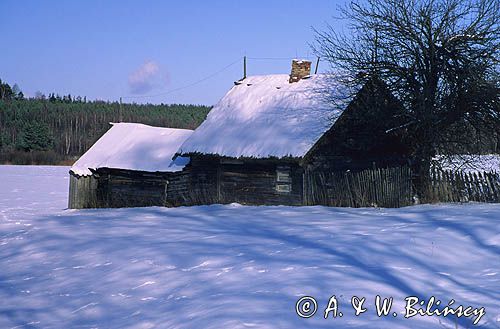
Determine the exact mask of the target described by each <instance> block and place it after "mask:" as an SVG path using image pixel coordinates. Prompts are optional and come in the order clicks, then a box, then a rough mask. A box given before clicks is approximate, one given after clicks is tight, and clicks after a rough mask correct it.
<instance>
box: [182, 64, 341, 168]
mask: <svg viewBox="0 0 500 329" xmlns="http://www.w3.org/2000/svg"><path fill="white" fill-rule="evenodd" d="M288 80H289V75H287V74H278V75H265V76H252V77H248V78H246V79H244V80H241V81H239V82H237V83H235V86H234V87H233V88H231V90H229V92H228V93H227V94H226V95H225V96H224V97H223V98H222V99H221V100H220V101H219V103H218V104H217V105H215V106H214V108H213V109H212V110H211V111H210V113H209V114H208V116H207V119H206V120H205V121H204V122H203V123H202V124H201V125H200V126H199V127H198V128H197V129H196V130H195V131H194V133H193V134H192V135H191V137H189V138H188V139H187V140H186V141H185V142H184V144H182V146H181V148H180V150H179V152H178V153H179V154H184V155H187V154H191V153H201V154H216V155H220V156H227V157H236V158H239V157H251V158H268V157H278V158H282V157H302V156H304V155H305V154H306V153H307V152H308V151H309V150H310V149H311V147H312V146H313V145H314V144H315V143H316V142H317V141H318V139H319V138H320V137H321V136H322V135H323V134H324V133H325V132H326V131H327V130H328V129H329V128H331V127H332V125H333V124H334V122H335V120H336V118H338V116H339V114H340V110H334V106H333V105H332V104H331V102H330V101H329V97H327V96H325V93H324V91H325V88H328V89H329V90H335V89H336V92H338V90H339V88H336V87H335V86H332V84H331V83H328V82H327V80H330V79H329V77H327V76H326V75H319V74H318V75H312V76H310V77H308V78H305V79H302V80H299V81H298V82H294V83H289V82H288ZM329 82H330V81H329Z"/></svg>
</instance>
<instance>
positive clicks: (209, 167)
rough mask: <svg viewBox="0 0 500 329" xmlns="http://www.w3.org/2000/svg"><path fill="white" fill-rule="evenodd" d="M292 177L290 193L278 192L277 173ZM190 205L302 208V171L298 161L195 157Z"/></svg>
mask: <svg viewBox="0 0 500 329" xmlns="http://www.w3.org/2000/svg"><path fill="white" fill-rule="evenodd" d="M280 168H281V170H282V171H284V172H287V173H288V174H289V182H283V183H282V185H287V186H288V188H289V191H285V192H283V191H281V192H280V191H278V190H277V185H279V184H280V183H279V182H278V181H277V170H278V169H280ZM186 171H187V172H189V181H190V183H189V185H190V192H189V193H190V194H191V202H190V204H211V203H223V204H227V203H233V202H237V203H241V204H247V205H278V204H287V205H301V204H302V195H303V192H302V176H303V175H302V173H303V170H302V168H301V167H300V166H299V165H298V163H297V162H294V161H279V160H269V159H266V160H264V159H260V160H259V159H243V160H237V159H228V158H221V157H215V156H192V157H191V164H190V165H189V166H188V168H187V169H186Z"/></svg>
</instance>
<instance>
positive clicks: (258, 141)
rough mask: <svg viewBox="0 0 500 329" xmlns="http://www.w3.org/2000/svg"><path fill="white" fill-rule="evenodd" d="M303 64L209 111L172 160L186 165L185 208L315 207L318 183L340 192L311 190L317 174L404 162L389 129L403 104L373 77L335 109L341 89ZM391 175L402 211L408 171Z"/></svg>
mask: <svg viewBox="0 0 500 329" xmlns="http://www.w3.org/2000/svg"><path fill="white" fill-rule="evenodd" d="M310 67H311V64H310V62H307V61H293V63H292V71H291V74H290V75H288V74H278V75H266V76H253V77H247V78H245V79H243V80H240V81H238V82H236V83H235V85H234V87H233V88H232V89H231V90H230V91H229V92H228V93H227V94H226V95H225V96H224V97H223V98H222V99H221V100H220V101H219V103H218V104H217V105H215V106H214V108H213V109H212V110H211V111H210V113H209V114H208V117H207V119H206V120H205V121H204V122H203V123H202V124H201V125H200V126H199V127H198V128H197V129H196V130H195V131H194V133H193V134H192V135H191V136H190V137H189V138H188V139H187V140H186V141H185V142H184V143H183V144H182V146H181V147H180V149H179V151H178V153H177V155H178V156H182V157H189V158H190V159H191V161H190V164H189V165H188V166H187V167H186V170H187V171H189V175H190V180H191V182H192V183H191V184H190V188H191V190H192V191H193V192H194V193H195V194H196V198H194V199H192V200H191V202H192V203H194V204H201V203H232V202H238V203H242V204H253V205H262V204H266V205H267V204H268V205H278V204H286V205H304V204H317V203H318V202H319V201H318V200H317V198H316V197H315V191H314V189H315V188H316V186H318V184H319V185H326V184H330V185H333V186H332V187H331V188H332V189H335V188H336V187H337V188H338V187H339V186H341V184H340V181H339V180H338V179H337V181H335V179H333V180H332V179H330V180H329V181H328V183H327V182H326V181H325V184H322V183H321V182H320V183H318V180H317V178H318V177H319V176H318V175H321V174H325V175H327V174H328V175H334V174H337V173H345V172H362V171H363V170H365V169H374V168H391V167H395V168H400V167H401V166H404V165H406V164H407V161H408V160H407V156H406V154H407V150H406V147H405V144H404V143H403V142H402V140H401V137H400V136H399V135H398V134H397V133H396V132H395V130H391V128H394V127H396V126H397V125H399V124H400V123H399V120H400V119H399V118H400V116H398V114H400V113H401V107H400V105H399V103H398V101H397V99H396V98H395V97H393V95H392V94H391V93H390V92H389V90H388V89H387V88H386V86H385V85H384V83H382V82H381V81H380V80H378V79H376V78H372V79H370V80H369V81H368V82H367V83H366V84H365V85H364V86H363V87H362V88H361V89H360V90H359V91H358V92H357V94H356V95H355V96H354V97H353V98H351V99H350V100H349V101H348V102H346V104H345V106H344V107H343V108H338V107H334V106H333V105H332V98H336V99H339V98H341V96H342V93H344V91H343V88H342V87H341V84H340V83H339V82H338V81H335V77H332V76H327V75H310ZM384 174H385V173H384ZM343 177H344V176H342V177H340V178H341V179H344V178H343ZM395 177H398V181H396V182H395V183H394V184H393V190H394V191H396V190H398V191H399V192H398V191H397V193H396V196H397V197H398V198H400V199H401V200H396V202H395V204H396V205H401V204H404V203H405V202H408V201H409V194H410V193H411V186H410V184H411V183H410V182H409V171H403V172H396V173H395ZM346 179H347V178H346ZM375 180H376V179H375ZM375 180H373V181H375ZM400 182H404V184H403V185H404V187H403V188H402V189H399V187H398V186H397V185H398V184H400ZM344 185H345V184H344ZM346 186H349V184H347V185H346ZM394 191H393V192H394ZM401 191H402V192H401ZM344 192H345V194H347V193H349V191H344ZM393 194H394V193H393ZM403 199H404V200H403ZM391 202H392V201H391ZM391 202H387V203H386V204H392V203H391ZM334 204H335V203H334ZM346 204H347V205H352V204H354V203H352V202H351V203H346ZM354 205H355V204H354Z"/></svg>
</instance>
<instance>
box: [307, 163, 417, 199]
mask: <svg viewBox="0 0 500 329" xmlns="http://www.w3.org/2000/svg"><path fill="white" fill-rule="evenodd" d="M304 204H306V205H325V206H334V207H374V206H376V207H391V208H397V207H403V206H407V205H410V204H412V182H411V171H410V168H408V167H394V168H386V169H370V170H363V171H360V172H350V171H347V172H311V171H306V172H305V173H304Z"/></svg>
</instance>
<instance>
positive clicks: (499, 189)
mask: <svg viewBox="0 0 500 329" xmlns="http://www.w3.org/2000/svg"><path fill="white" fill-rule="evenodd" d="M428 201H430V202H468V201H477V202H500V174H499V173H497V172H483V173H480V172H477V173H466V172H456V171H451V170H450V171H442V170H437V169H433V170H431V186H430V188H429V195H428Z"/></svg>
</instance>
